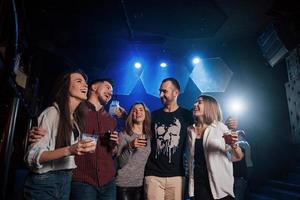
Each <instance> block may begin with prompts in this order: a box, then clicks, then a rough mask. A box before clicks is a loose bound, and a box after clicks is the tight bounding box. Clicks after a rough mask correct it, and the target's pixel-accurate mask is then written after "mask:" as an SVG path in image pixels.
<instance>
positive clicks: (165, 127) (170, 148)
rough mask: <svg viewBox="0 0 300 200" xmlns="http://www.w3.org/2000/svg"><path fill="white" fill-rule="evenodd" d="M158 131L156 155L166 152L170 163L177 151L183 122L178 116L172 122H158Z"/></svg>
mask: <svg viewBox="0 0 300 200" xmlns="http://www.w3.org/2000/svg"><path fill="white" fill-rule="evenodd" d="M154 128H155V130H156V131H155V132H156V144H157V148H156V155H155V158H157V156H158V155H160V154H164V155H166V156H168V158H169V163H171V161H172V155H173V154H174V153H175V152H176V150H177V147H178V145H179V139H180V134H179V133H180V129H181V124H180V121H179V120H178V119H177V118H174V121H173V122H172V123H170V124H164V123H160V122H157V123H155V125H154Z"/></svg>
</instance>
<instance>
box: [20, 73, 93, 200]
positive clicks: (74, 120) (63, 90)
mask: <svg viewBox="0 0 300 200" xmlns="http://www.w3.org/2000/svg"><path fill="white" fill-rule="evenodd" d="M86 79H87V78H86V76H85V75H84V74H83V73H82V72H80V71H75V72H71V73H66V74H64V75H63V76H62V77H61V78H60V79H59V80H58V81H57V82H56V85H57V87H55V96H54V103H53V104H52V105H51V106H50V107H48V108H47V109H45V110H44V111H43V112H42V113H41V115H40V116H39V118H38V125H39V127H41V128H43V129H45V130H47V131H46V134H45V135H44V137H43V138H41V139H40V140H39V141H37V142H35V143H31V144H30V145H29V147H28V151H27V153H26V155H25V162H26V164H27V165H28V167H29V169H30V173H29V174H28V176H27V177H26V180H25V184H24V198H25V199H62V200H64V199H65V200H68V199H69V195H70V189H71V178H72V170H73V169H75V168H76V165H75V162H74V155H83V154H86V153H88V152H90V151H92V150H94V149H95V148H96V144H95V143H94V142H92V141H79V142H78V137H79V134H80V133H81V132H82V131H83V121H82V113H81V112H80V110H79V109H78V105H79V104H80V102H81V101H84V100H86V98H87V91H88V88H87V83H86Z"/></svg>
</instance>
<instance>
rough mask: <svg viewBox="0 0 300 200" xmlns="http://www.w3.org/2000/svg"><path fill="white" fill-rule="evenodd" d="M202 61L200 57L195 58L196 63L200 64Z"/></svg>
mask: <svg viewBox="0 0 300 200" xmlns="http://www.w3.org/2000/svg"><path fill="white" fill-rule="evenodd" d="M200 61H201V59H200V58H199V57H195V58H193V64H195V65H197V64H199V63H200Z"/></svg>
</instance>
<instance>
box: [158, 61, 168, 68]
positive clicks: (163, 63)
mask: <svg viewBox="0 0 300 200" xmlns="http://www.w3.org/2000/svg"><path fill="white" fill-rule="evenodd" d="M167 66H168V65H167V63H165V62H162V63H160V67H162V68H164V67H167Z"/></svg>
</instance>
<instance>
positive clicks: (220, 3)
mask: <svg viewBox="0 0 300 200" xmlns="http://www.w3.org/2000/svg"><path fill="white" fill-rule="evenodd" d="M283 5H285V6H283ZM296 11H297V9H295V8H294V7H293V6H292V4H290V3H288V2H287V1H285V2H284V3H281V2H280V1H272V0H252V1H238V0H215V1H214V0H165V1H162V0H104V1H99V0H98V1H97V0H85V1H82V0H64V1H61V0H44V1H40V0H27V1H25V16H26V28H27V32H28V36H29V37H28V38H29V43H30V44H31V45H32V46H33V47H38V48H39V49H43V50H46V51H48V52H52V53H53V54H55V55H59V56H61V57H64V58H65V59H66V60H69V61H71V62H72V63H75V64H76V65H78V66H81V67H85V68H87V69H88V70H89V71H92V72H95V73H97V72H98V71H99V68H101V69H103V68H104V67H109V65H110V63H111V62H112V61H113V62H116V60H122V59H128V57H130V56H134V55H139V56H143V57H148V58H150V59H154V58H155V57H157V56H158V55H164V56H166V57H169V58H171V59H172V58H178V57H184V56H186V55H185V54H186V52H191V51H195V50H197V49H198V48H200V47H201V46H203V44H204V43H206V44H211V43H214V44H215V43H219V44H226V43H227V42H229V41H233V40H240V39H247V38H253V37H254V38H257V37H258V35H259V34H260V33H261V32H262V31H263V29H264V27H265V26H266V25H267V23H268V22H270V21H272V20H274V19H278V16H279V18H282V17H286V16H290V15H295V12H296ZM122 57H123V58H122ZM120 62H121V61H120Z"/></svg>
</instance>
